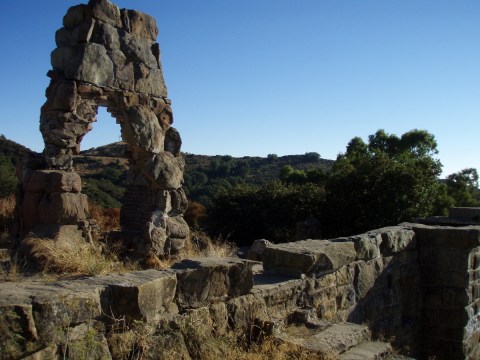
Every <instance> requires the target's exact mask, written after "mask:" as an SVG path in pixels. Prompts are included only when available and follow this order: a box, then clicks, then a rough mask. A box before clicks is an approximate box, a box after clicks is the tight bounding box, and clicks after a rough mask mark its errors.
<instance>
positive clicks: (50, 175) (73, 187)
mask: <svg viewBox="0 0 480 360" xmlns="http://www.w3.org/2000/svg"><path fill="white" fill-rule="evenodd" d="M23 184H24V187H25V191H27V192H35V193H41V192H47V193H54V192H74V193H79V192H81V191H82V180H81V178H80V176H79V175H78V174H77V173H74V172H67V171H61V170H33V171H28V172H27V173H26V175H25V177H24V178H23Z"/></svg>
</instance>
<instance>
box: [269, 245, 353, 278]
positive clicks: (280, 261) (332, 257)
mask: <svg viewBox="0 0 480 360" xmlns="http://www.w3.org/2000/svg"><path fill="white" fill-rule="evenodd" d="M355 258H356V252H355V248H354V245H353V243H352V242H349V241H342V242H340V241H338V242H332V241H329V240H303V241H296V242H292V243H286V244H278V245H270V246H267V247H266V249H265V253H264V258H263V266H264V269H265V271H267V272H275V273H279V274H286V275H292V276H301V274H308V275H310V274H315V275H317V276H318V275H322V274H326V273H331V272H334V271H336V270H338V269H339V268H341V267H342V266H345V265H347V264H349V263H351V262H352V261H354V260H355Z"/></svg>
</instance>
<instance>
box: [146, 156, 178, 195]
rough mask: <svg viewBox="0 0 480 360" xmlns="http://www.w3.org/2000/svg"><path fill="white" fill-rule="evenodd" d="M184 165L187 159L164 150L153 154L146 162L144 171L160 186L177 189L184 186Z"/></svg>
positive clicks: (166, 188)
mask: <svg viewBox="0 0 480 360" xmlns="http://www.w3.org/2000/svg"><path fill="white" fill-rule="evenodd" d="M184 167H185V161H184V159H183V158H181V157H175V156H173V155H172V154H171V153H169V152H162V153H159V154H155V155H153V157H152V158H151V159H150V160H149V161H147V162H146V163H145V166H144V167H143V169H142V172H143V174H144V175H145V176H146V177H147V178H148V179H150V180H151V181H153V182H154V183H155V184H156V185H157V186H158V187H159V188H161V189H165V190H175V189H178V188H180V187H181V186H182V183H183V170H184Z"/></svg>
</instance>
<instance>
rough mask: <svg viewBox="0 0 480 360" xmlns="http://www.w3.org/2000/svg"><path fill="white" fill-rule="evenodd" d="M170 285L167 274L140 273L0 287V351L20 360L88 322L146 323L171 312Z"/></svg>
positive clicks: (170, 274)
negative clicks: (71, 328) (95, 320)
mask: <svg viewBox="0 0 480 360" xmlns="http://www.w3.org/2000/svg"><path fill="white" fill-rule="evenodd" d="M176 281H177V279H176V275H175V274H174V273H173V272H169V271H156V270H146V271H135V272H132V273H128V274H124V275H108V276H96V277H90V278H81V279H77V280H64V281H55V282H46V281H45V280H43V279H38V278H36V279H24V280H23V281H21V282H2V283H0V324H1V326H0V349H1V348H5V349H6V348H9V349H12V352H11V353H12V354H15V357H18V358H20V357H21V355H22V354H24V353H25V352H26V351H32V350H35V349H38V350H39V351H40V350H41V349H43V348H44V347H45V346H47V345H48V344H51V343H55V342H59V341H61V339H62V338H63V337H64V334H63V332H64V331H67V329H68V328H69V327H73V326H77V325H78V324H81V323H85V322H88V321H90V320H91V319H94V318H100V317H105V316H106V317H107V318H108V317H112V318H116V319H125V320H127V321H129V320H142V321H147V322H148V321H150V320H152V319H153V318H154V317H155V316H161V315H162V314H163V313H165V312H167V311H168V312H171V313H177V310H178V309H177V307H176V306H175V304H174V303H173V298H174V295H175V288H176ZM19 339H21V341H19ZM28 349H30V350H28Z"/></svg>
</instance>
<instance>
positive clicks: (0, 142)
mask: <svg viewBox="0 0 480 360" xmlns="http://www.w3.org/2000/svg"><path fill="white" fill-rule="evenodd" d="M31 152H32V151H31V150H30V149H27V148H26V147H24V146H22V145H20V144H17V143H16V142H14V141H11V140H8V139H7V138H6V137H5V136H3V135H0V197H1V198H3V197H6V196H9V195H11V194H13V193H14V192H15V189H16V187H17V184H18V180H17V176H16V174H15V164H17V163H18V162H19V161H21V160H22V159H23V158H24V157H25V156H26V155H27V154H29V153H31Z"/></svg>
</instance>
